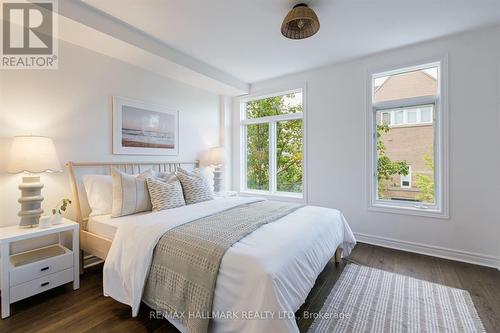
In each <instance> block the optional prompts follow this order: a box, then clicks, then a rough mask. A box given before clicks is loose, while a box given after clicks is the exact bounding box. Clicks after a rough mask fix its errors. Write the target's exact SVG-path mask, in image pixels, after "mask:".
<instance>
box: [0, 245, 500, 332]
mask: <svg viewBox="0 0 500 333" xmlns="http://www.w3.org/2000/svg"><path fill="white" fill-rule="evenodd" d="M348 259H349V260H350V261H353V262H356V263H359V264H362V265H367V266H371V267H375V268H379V269H383V270H386V271H390V272H395V273H400V274H404V275H408V276H412V277H415V278H419V279H423V280H427V281H432V282H435V283H440V284H443V285H446V286H450V287H455V288H461V289H465V290H468V291H469V292H470V294H471V296H472V300H473V301H474V305H475V306H476V308H477V310H478V312H479V316H480V317H481V320H482V321H483V324H484V326H485V328H486V331H487V332H500V272H499V271H498V270H495V269H491V268H485V267H480V266H475V265H470V264H464V263H459V262H454V261H450V260H444V259H438V258H434V257H428V256H423V255H418V254H413V253H408V252H403V251H397V250H391V249H386V248H382V247H376V246H372V245H367V244H361V243H360V244H358V245H357V246H356V248H355V249H354V251H353V253H352V254H351V256H350V257H349V258H348ZM346 264H347V262H346V261H345V260H344V261H343V262H342V263H341V264H340V265H336V264H335V263H334V262H333V259H332V261H330V263H328V265H327V266H326V267H325V270H324V271H323V272H322V273H321V275H320V276H319V277H318V280H317V281H316V284H315V286H314V288H313V290H312V291H311V293H310V294H309V297H308V298H307V300H306V302H305V303H304V305H303V306H302V307H301V308H300V309H299V311H298V312H297V316H298V317H299V319H298V325H299V328H300V331H301V332H306V331H307V329H308V328H309V326H310V325H311V322H312V320H310V319H308V320H306V319H301V318H300V317H301V314H303V313H304V311H309V312H315V311H319V310H320V309H321V306H322V305H323V303H324V301H325V299H326V297H327V296H328V294H329V292H330V290H331V288H332V287H333V285H334V284H335V281H336V280H337V278H338V277H339V276H340V274H341V272H342V270H343V268H344V267H345V265H346ZM80 284H81V287H80V289H79V290H77V291H73V290H72V288H71V284H68V285H66V286H61V287H59V288H56V289H53V290H50V291H47V292H45V293H43V294H40V295H37V296H35V297H32V298H30V299H26V300H23V301H20V302H17V303H14V304H12V305H11V316H10V317H9V318H7V319H4V320H1V321H0V332H12V333H14V332H23V333H25V332H65V333H78V332H167V333H169V332H177V330H176V329H175V328H174V327H173V326H172V325H170V324H169V323H168V322H167V321H166V320H159V319H149V314H150V309H149V308H148V307H147V306H145V305H144V304H143V305H142V306H141V311H140V312H139V316H138V317H137V318H131V317H130V308H129V307H128V306H125V305H123V304H120V303H118V302H116V301H114V300H113V299H111V298H107V297H104V296H103V295H102V266H95V267H92V268H89V269H87V270H86V271H85V274H84V275H83V276H82V279H81V283H80Z"/></svg>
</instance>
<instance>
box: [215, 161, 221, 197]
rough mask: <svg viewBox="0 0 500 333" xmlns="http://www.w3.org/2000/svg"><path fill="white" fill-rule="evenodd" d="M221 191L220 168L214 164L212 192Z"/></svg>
mask: <svg viewBox="0 0 500 333" xmlns="http://www.w3.org/2000/svg"><path fill="white" fill-rule="evenodd" d="M220 191H222V168H221V167H220V166H216V167H215V169H214V192H215V193H218V192H220Z"/></svg>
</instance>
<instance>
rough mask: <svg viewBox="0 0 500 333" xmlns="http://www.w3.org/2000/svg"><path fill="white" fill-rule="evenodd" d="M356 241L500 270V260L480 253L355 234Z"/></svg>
mask: <svg viewBox="0 0 500 333" xmlns="http://www.w3.org/2000/svg"><path fill="white" fill-rule="evenodd" d="M354 235H355V236H356V239H357V240H358V241H360V242H362V243H367V244H372V245H378V246H382V247H388V248H391V249H396V250H402V251H407V252H413V253H419V254H425V255H428V256H433V257H438V258H443V259H449V260H455V261H461V262H466V263H469V264H475V265H480V266H487V267H493V268H496V269H498V270H500V258H498V257H494V256H489V255H485V254H480V253H472V252H465V251H461V250H454V249H447V248H444V247H439V246H433V245H425V244H420V243H413V242H407V241H402V240H398V239H392V238H386V237H380V236H373V235H367V234H362V233H354Z"/></svg>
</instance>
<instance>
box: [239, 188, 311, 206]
mask: <svg viewBox="0 0 500 333" xmlns="http://www.w3.org/2000/svg"><path fill="white" fill-rule="evenodd" d="M239 195H240V196H245V197H263V198H266V199H270V200H280V201H290V202H302V203H305V199H304V196H303V194H295V193H284V192H282V193H273V194H271V193H268V192H265V191H249V190H246V191H240V192H239Z"/></svg>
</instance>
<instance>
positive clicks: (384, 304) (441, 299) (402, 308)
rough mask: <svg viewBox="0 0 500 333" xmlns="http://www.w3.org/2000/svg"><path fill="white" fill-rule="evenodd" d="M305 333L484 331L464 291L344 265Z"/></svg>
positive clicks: (358, 266) (364, 267) (363, 267)
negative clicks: (342, 270)
mask: <svg viewBox="0 0 500 333" xmlns="http://www.w3.org/2000/svg"><path fill="white" fill-rule="evenodd" d="M311 315H313V316H314V317H313V318H315V319H314V322H313V323H312V325H311V327H310V328H309V331H308V333H323V332H328V333H332V332H335V333H336V332H398V333H399V332H460V333H463V332H485V330H484V327H483V324H482V322H481V320H480V319H479V316H478V314H477V311H476V309H475V308H474V304H473V303H472V299H471V297H470V295H469V293H468V292H467V291H465V290H461V289H455V288H450V287H446V286H443V285H440V284H436V283H431V282H427V281H423V280H418V279H414V278H411V277H408V276H404V275H399V274H394V273H390V272H386V271H382V270H379V269H374V268H370V267H366V266H360V265H355V264H349V265H347V266H346V268H345V269H344V272H343V273H342V275H341V276H340V278H339V280H338V281H337V283H336V284H335V286H334V287H333V289H332V291H331V292H330V295H329V296H328V298H327V300H326V302H325V304H324V305H323V308H322V309H321V311H320V312H319V313H315V314H311Z"/></svg>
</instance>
